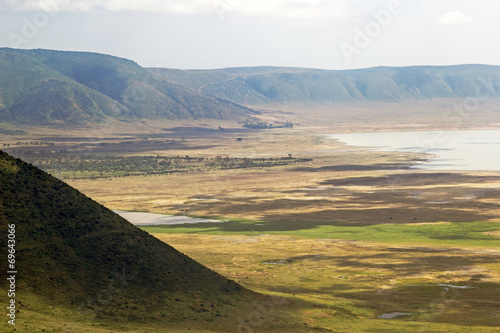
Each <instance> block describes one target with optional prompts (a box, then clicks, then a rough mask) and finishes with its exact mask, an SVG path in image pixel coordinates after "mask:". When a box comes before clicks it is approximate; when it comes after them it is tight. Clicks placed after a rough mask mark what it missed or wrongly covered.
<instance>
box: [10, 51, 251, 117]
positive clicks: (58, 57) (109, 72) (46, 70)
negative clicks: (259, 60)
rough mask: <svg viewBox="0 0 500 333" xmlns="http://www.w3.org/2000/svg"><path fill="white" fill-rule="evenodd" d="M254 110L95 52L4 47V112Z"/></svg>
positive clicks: (214, 113) (228, 113) (201, 113)
mask: <svg viewBox="0 0 500 333" xmlns="http://www.w3.org/2000/svg"><path fill="white" fill-rule="evenodd" d="M252 113H253V111H252V110H249V109H247V108H244V107H242V106H239V105H236V104H234V103H232V102H228V101H225V100H221V99H218V98H214V97H211V96H207V95H204V94H200V93H197V92H194V91H192V90H190V89H186V88H184V87H180V86H178V85H175V84H172V83H169V82H166V81H165V80H163V79H162V78H160V77H158V76H156V75H154V74H151V72H149V71H147V70H146V69H144V68H142V67H141V66H139V65H137V64H136V63H135V62H133V61H130V60H126V59H121V58H117V57H112V56H108V55H103V54H96V53H84V52H61V51H50V50H40V49H38V50H15V49H7V48H2V49H0V117H2V119H5V120H10V121H18V122H23V123H36V124H40V123H41V124H52V123H65V124H82V123H87V122H99V121H103V120H104V119H106V117H113V118H118V119H136V120H137V119H143V118H146V119H159V118H164V119H221V120H245V119H248V118H249V116H250V115H251V114H252Z"/></svg>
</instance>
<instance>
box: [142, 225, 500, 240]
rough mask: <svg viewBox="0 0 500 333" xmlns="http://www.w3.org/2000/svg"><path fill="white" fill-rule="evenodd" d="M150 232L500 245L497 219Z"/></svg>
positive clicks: (205, 227) (176, 228) (196, 227)
mask: <svg viewBox="0 0 500 333" xmlns="http://www.w3.org/2000/svg"><path fill="white" fill-rule="evenodd" d="M141 229H143V230H145V231H147V232H149V233H200V234H212V235H247V236H258V235H262V234H274V235H289V236H301V237H310V238H330V239H342V240H355V241H369V242H377V243H389V244H402V243H406V244H407V243H411V244H428V245H431V244H433V245H450V246H473V247H500V238H498V237H494V236H491V235H488V233H489V232H493V231H497V230H500V224H499V223H495V222H449V223H440V224H425V225H423V224H375V225H346V224H343V225H339V224H333V223H332V224H331V225H324V224H323V225H319V224H313V223H308V222H300V221H296V222H288V221H281V222H262V221H249V220H231V221H229V222H226V223H199V224H184V225H161V226H144V227H141Z"/></svg>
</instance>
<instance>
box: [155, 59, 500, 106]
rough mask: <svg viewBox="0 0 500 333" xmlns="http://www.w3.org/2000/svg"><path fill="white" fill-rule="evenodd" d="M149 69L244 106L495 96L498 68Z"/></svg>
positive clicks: (499, 93)
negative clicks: (279, 103) (277, 103)
mask: <svg viewBox="0 0 500 333" xmlns="http://www.w3.org/2000/svg"><path fill="white" fill-rule="evenodd" d="M150 71H152V72H153V73H155V74H158V75H161V76H162V77H163V78H164V79H165V80H166V81H169V82H171V83H173V84H177V85H180V86H183V87H186V88H189V89H192V90H193V91H196V92H198V93H204V94H206V95H209V96H214V97H218V98H223V99H227V100H230V101H232V102H235V103H240V104H244V105H257V104H266V103H275V102H284V103H287V102H288V103H314V104H330V103H359V102H373V101H377V102H378V101H381V102H400V101H405V100H429V99H435V98H466V97H473V96H476V95H478V96H480V97H481V98H482V97H492V98H496V97H500V66H486V65H461V66H444V67H431V66H423V67H418V66H417V67H376V68H368V69H359V70H343V71H334V70H320V69H307V68H288V67H248V68H226V69H217V70H178V69H163V68H151V69H150Z"/></svg>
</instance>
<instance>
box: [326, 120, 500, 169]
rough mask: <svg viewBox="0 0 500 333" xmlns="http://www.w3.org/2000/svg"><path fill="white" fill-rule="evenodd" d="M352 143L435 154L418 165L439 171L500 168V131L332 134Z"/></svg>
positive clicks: (347, 142)
mask: <svg viewBox="0 0 500 333" xmlns="http://www.w3.org/2000/svg"><path fill="white" fill-rule="evenodd" d="M328 137H329V138H331V139H335V140H340V141H342V142H344V143H346V144H348V145H350V146H359V147H365V148H366V147H369V148H370V149H374V150H378V151H401V152H416V153H427V154H432V155H434V156H435V158H431V159H429V162H427V163H423V164H422V165H420V166H417V167H416V168H425V169H435V170H494V171H499V170H500V130H467V131H419V132H378V133H349V134H332V135H328Z"/></svg>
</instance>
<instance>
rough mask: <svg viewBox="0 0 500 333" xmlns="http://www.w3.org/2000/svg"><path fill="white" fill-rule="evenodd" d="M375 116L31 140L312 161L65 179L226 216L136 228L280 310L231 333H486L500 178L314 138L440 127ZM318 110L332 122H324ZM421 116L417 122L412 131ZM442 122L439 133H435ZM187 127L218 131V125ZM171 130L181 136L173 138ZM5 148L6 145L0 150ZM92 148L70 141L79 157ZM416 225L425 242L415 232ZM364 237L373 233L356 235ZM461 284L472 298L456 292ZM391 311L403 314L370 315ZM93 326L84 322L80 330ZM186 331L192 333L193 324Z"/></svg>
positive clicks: (492, 321)
mask: <svg viewBox="0 0 500 333" xmlns="http://www.w3.org/2000/svg"><path fill="white" fill-rule="evenodd" d="M381 107H382V106H381ZM384 108H385V109H384V110H385V111H384V112H385V113H383V116H382V117H380V116H378V117H379V118H377V116H376V115H375V114H374V115H372V114H370V113H369V110H368V109H366V108H362V107H359V108H356V107H353V106H351V107H349V110H350V111H351V112H345V108H342V107H338V106H336V107H332V108H326V109H324V108H312V109H309V110H304V108H303V107H298V106H297V107H295V106H287V107H282V106H279V107H276V109H275V110H273V113H272V115H271V114H264V115H263V116H262V118H263V119H265V120H268V121H273V120H280V121H281V120H291V121H294V122H295V123H298V122H300V123H301V124H300V125H297V126H295V127H294V128H292V129H289V128H287V129H273V130H263V131H239V130H236V131H231V130H230V129H231V128H232V127H234V128H236V127H238V125H237V124H232V123H225V124H223V125H224V126H225V127H226V128H228V130H227V131H213V132H207V133H204V134H199V133H198V132H196V131H195V130H194V129H195V128H196V127H193V131H190V130H189V127H190V126H192V123H188V122H175V123H167V122H165V123H159V122H143V123H142V124H140V125H137V124H122V123H119V124H118V123H114V124H111V125H110V126H100V127H99V126H98V127H96V128H95V129H94V131H92V132H88V130H86V129H81V130H77V131H69V132H68V131H67V130H65V129H61V130H59V132H57V133H54V132H52V131H48V130H45V129H29V131H30V135H32V136H33V137H42V136H45V135H46V136H58V135H59V136H67V137H66V141H67V142H72V143H78V141H77V140H74V141H72V140H73V139H72V138H73V137H77V136H83V137H89V138H90V137H94V138H95V137H97V138H98V139H99V138H101V139H102V138H103V137H104V138H110V139H112V140H110V141H108V142H112V143H116V144H117V145H120V144H121V143H123V141H131V142H136V141H138V140H139V139H138V138H135V137H134V135H135V134H144V135H148V134H154V133H160V132H161V133H167V134H169V135H171V136H169V139H171V138H175V139H176V140H178V142H179V144H178V145H176V146H175V147H174V148H175V149H170V148H168V147H164V148H161V147H160V148H157V149H148V150H147V151H146V150H144V151H135V152H130V151H127V147H130V145H128V146H127V145H123V147H122V146H120V149H121V150H120V151H119V152H118V153H119V154H124V155H138V154H140V155H157V154H159V155H166V156H173V155H174V156H175V155H180V156H184V155H189V156H197V157H215V156H228V157H242V158H245V157H246V158H256V157H284V156H288V154H292V156H294V157H307V158H312V159H313V160H312V161H311V162H305V163H299V164H294V165H287V166H279V167H271V168H254V169H235V170H208V171H193V172H188V173H179V174H172V175H160V176H130V177H118V178H105V179H65V181H66V182H67V183H68V184H70V185H71V186H73V187H75V188H77V189H78V190H80V191H82V192H83V193H84V194H86V195H88V196H89V197H91V198H93V199H94V200H96V201H98V202H99V203H101V204H103V205H105V206H106V207H108V208H111V209H120V210H130V211H147V212H155V213H164V214H187V215H191V216H214V217H220V218H222V219H232V220H234V221H233V222H232V224H231V223H223V224H217V226H213V225H207V226H206V227H200V226H183V227H179V228H151V229H147V228H146V230H148V231H149V232H151V233H153V234H154V235H155V236H156V237H157V238H159V239H161V240H162V241H165V242H166V243H168V244H170V245H172V246H174V247H175V248H177V249H178V250H180V251H181V252H184V253H186V254H188V255H189V256H190V257H192V258H193V259H195V260H197V261H199V262H201V263H202V264H204V265H206V266H208V267H209V268H211V269H213V270H215V271H217V272H219V273H221V274H223V275H224V276H227V277H229V278H231V279H234V280H236V281H237V282H239V283H241V284H242V285H243V286H245V287H247V288H249V289H251V290H254V291H257V292H261V293H264V294H268V295H274V296H280V297H282V298H280V299H284V300H285V301H283V302H282V303H279V304H278V303H276V304H267V303H263V304H259V308H260V310H258V311H257V312H255V311H253V312H249V313H248V314H247V313H242V314H241V316H240V317H238V318H234V320H235V321H238V320H240V321H241V320H242V322H241V323H240V324H238V325H241V330H240V331H242V332H290V330H289V327H294V329H293V331H297V332H325V331H331V332H498V331H499V330H500V302H499V299H500V264H499V263H500V261H499V251H500V246H499V245H498V241H497V240H498V239H499V238H498V237H499V232H500V224H498V222H500V204H499V202H498V197H499V195H500V172H459V171H452V172H445V171H428V170H419V169H410V168H409V167H410V166H412V165H415V164H416V163H420V162H422V161H423V160H424V159H425V158H426V156H425V155H423V154H407V153H393V152H376V151H368V150H363V149H355V148H352V147H347V146H345V145H343V144H342V143H339V142H336V141H334V140H331V139H327V138H326V137H325V136H324V135H325V134H328V133H335V132H344V131H381V130H411V129H436V128H437V127H439V126H440V125H436V124H439V121H440V119H441V118H439V117H440V116H439V117H438V116H436V115H434V116H432V114H436V112H435V111H436V110H435V109H433V108H431V107H430V106H429V109H428V110H424V111H422V110H423V109H422V107H421V105H420V106H412V105H408V109H409V110H413V111H415V112H416V110H417V109H418V110H420V111H419V112H420V113H417V114H416V115H413V116H411V117H410V116H409V117H406V118H404V119H401V118H398V117H396V116H395V115H396V113H397V112H396V110H395V109H392V108H390V107H387V106H384ZM443 108H446V106H441V108H440V110H442V109H443ZM414 109H415V110H414ZM276 111H279V112H276ZM306 111H307V115H309V116H310V117H305V116H304V115H306ZM328 112H330V115H331V117H329V118H328V119H326V120H324V119H322V115H324V114H325V113H328ZM441 114H442V113H441ZM379 115H380V113H379ZM420 116H422V117H423V116H425V117H427V118H426V119H427V120H426V121H425V122H423V121H420V122H419V121H418V119H420V118H419V117H420ZM488 117H489V116H488V115H487V114H486V113H482V114H481V115H480V116H478V117H476V118H474V119H475V123H473V124H471V123H468V124H469V125H467V124H464V125H463V126H458V125H457V124H454V127H453V129H459V128H469V127H474V128H489V127H491V125H492V124H493V123H492V122H491V117H490V118H488ZM353 124H356V126H353ZM452 125H453V124H451V123H448V124H444V125H442V124H441V129H452ZM197 126H198V127H199V126H201V127H205V128H214V129H216V128H217V127H218V126H220V123H219V122H210V123H209V122H206V123H200V124H197ZM442 126H444V127H446V128H443V127H442ZM183 127H188V129H186V130H178V129H177V130H174V128H183ZM128 137H131V138H129V139H127V138H128ZM237 138H241V139H242V140H240V141H239V140H237ZM9 140H10V141H9ZM16 140H17V138H13V137H11V136H8V137H7V136H5V137H1V140H0V142H12V143H13V142H15V141H16ZM91 147H92V146H91V145H88V146H87V145H86V144H85V143H79V149H82V150H88V151H91V150H92V148H91ZM497 224H498V227H496V225H497ZM259 225H262V226H263V227H262V228H260V229H259ZM233 226H234V228H232V227H233ZM462 227H463V228H462ZM343 228H344V229H343ZM352 228H360V229H359V230H361V231H360V232H357V231H353V229H352ZM369 228H371V229H369ZM391 228H397V230H396V229H391ZM414 228H418V230H420V229H422V230H423V231H422V233H423V234H422V235H420V234H419V235H417V236H418V237H417V236H415V233H414V231H415V229H414ZM447 228H449V229H450V236H449V237H448V238H446V230H447ZM389 229H390V230H389ZM452 230H453V233H451V231H452ZM372 231H373V232H379V234H377V235H375V234H374V236H373V238H372V239H370V238H369V237H366V235H369V234H370V233H371V232H372ZM412 232H413V233H412ZM450 238H453V239H450ZM440 284H441V285H440ZM466 286H470V287H471V288H460V287H466ZM457 287H459V288H457ZM391 312H405V313H411V315H409V316H402V317H399V318H396V319H391V320H388V319H380V318H377V316H379V315H381V314H384V313H391ZM303 324H304V326H303V328H302V329H298V328H297V327H302V326H300V325H303ZM54 325H55V324H54ZM134 325H135V324H134ZM287 325H292V326H287ZM297 325H298V326H297ZM146 326H147V327H146ZM54 327H55V326H54ZM194 327H196V328H194ZM94 328H95V326H94V325H90V326H85V327H84V326H82V331H85V330H89V331H93V329H94ZM188 328H189V325H186V327H185V328H182V327H176V328H170V330H171V331H173V332H184V331H188ZM57 329H58V330H59V329H61V330H63V329H64V328H60V327H58V328H57ZM162 329H163V328H162V324H158V323H156V324H152V323H148V324H147V325H146V324H145V327H143V328H137V327H133V326H127V325H126V324H124V325H123V327H122V328H120V329H117V331H120V330H124V331H144V332H147V331H149V330H151V331H156V330H158V331H161V330H162ZM193 330H199V331H201V330H202V329H201V328H200V327H199V326H196V325H193ZM220 331H224V330H223V329H221V330H220ZM103 332H106V330H105V328H103Z"/></svg>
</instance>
